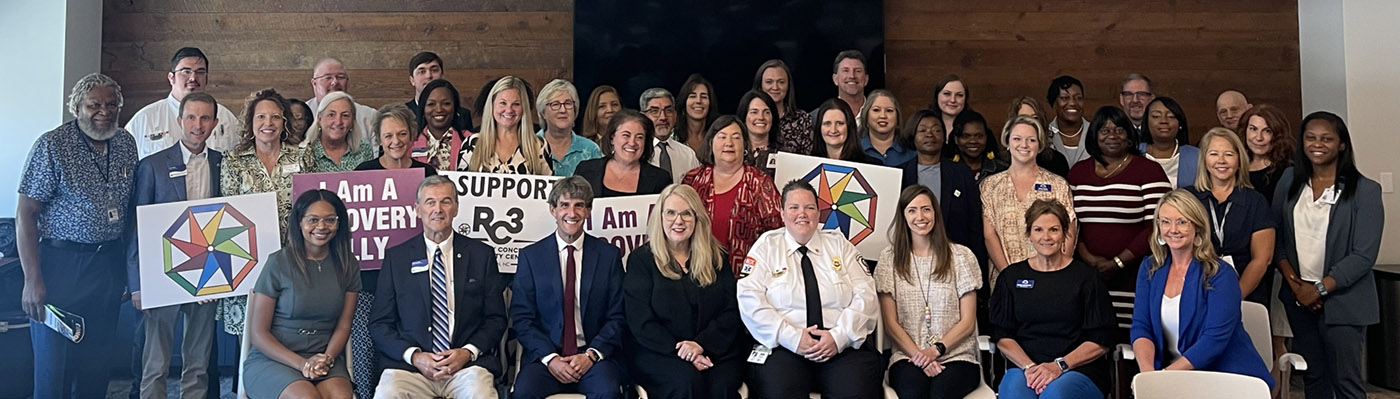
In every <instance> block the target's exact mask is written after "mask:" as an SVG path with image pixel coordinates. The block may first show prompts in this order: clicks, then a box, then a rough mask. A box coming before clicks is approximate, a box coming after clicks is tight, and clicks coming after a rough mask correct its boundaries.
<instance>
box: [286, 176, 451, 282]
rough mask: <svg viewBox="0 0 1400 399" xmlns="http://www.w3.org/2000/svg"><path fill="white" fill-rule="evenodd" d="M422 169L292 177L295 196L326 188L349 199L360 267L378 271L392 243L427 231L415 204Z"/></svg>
mask: <svg viewBox="0 0 1400 399" xmlns="http://www.w3.org/2000/svg"><path fill="white" fill-rule="evenodd" d="M422 181H423V170H422V169H394V170H364V171H355V172H333V173H307V174H299V175H294V176H292V198H296V197H297V196H299V195H301V193H304V192H307V191H310V190H313V189H318V188H323V189H326V190H330V191H334V192H335V193H336V194H337V195H339V196H340V199H341V200H342V201H345V208H346V211H347V212H348V213H349V216H350V220H348V221H345V220H342V221H341V223H349V224H350V246H351V248H352V249H353V251H354V253H355V257H356V258H358V259H359V260H360V270H379V267H380V264H381V263H382V262H383V261H384V253H385V252H386V251H388V249H389V247H392V246H395V245H399V244H401V243H403V242H404V241H406V240H408V239H410V238H413V237H417V236H419V235H421V234H422V232H423V228H422V226H419V225H418V214H417V213H416V212H414V209H413V203H414V201H415V199H416V198H417V192H418V183H421V182H422Z"/></svg>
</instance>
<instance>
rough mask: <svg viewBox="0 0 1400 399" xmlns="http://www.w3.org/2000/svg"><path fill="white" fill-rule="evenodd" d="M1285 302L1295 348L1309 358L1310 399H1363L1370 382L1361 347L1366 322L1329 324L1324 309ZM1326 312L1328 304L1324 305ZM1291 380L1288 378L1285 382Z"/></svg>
mask: <svg viewBox="0 0 1400 399" xmlns="http://www.w3.org/2000/svg"><path fill="white" fill-rule="evenodd" d="M1290 302H1291V301H1288V302H1285V303H1284V304H1283V310H1284V312H1286V313H1288V322H1289V324H1290V325H1292V326H1293V351H1294V352H1297V353H1298V354H1299V355H1302V356H1303V358H1304V359H1308V370H1307V371H1303V372H1302V373H1303V392H1304V393H1306V396H1307V398H1308V399H1331V398H1333V397H1336V398H1338V399H1361V398H1365V397H1366V384H1365V383H1364V382H1362V380H1361V350H1362V349H1361V348H1362V345H1361V344H1362V340H1363V339H1364V338H1365V337H1366V327H1365V326H1350V325H1336V324H1326V323H1323V322H1322V315H1323V313H1314V312H1313V311H1311V310H1307V309H1303V308H1301V307H1299V306H1298V305H1297V304H1294V303H1290ZM1322 311H1323V312H1326V311H1327V307H1326V306H1323V308H1322ZM1283 383H1287V382H1283Z"/></svg>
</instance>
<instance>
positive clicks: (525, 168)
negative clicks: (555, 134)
mask: <svg viewBox="0 0 1400 399" xmlns="http://www.w3.org/2000/svg"><path fill="white" fill-rule="evenodd" d="M479 138H481V135H479V134H478V135H472V136H471V137H468V138H467V143H466V144H464V145H462V152H461V153H460V156H459V157H457V159H458V161H457V170H463V171H468V172H483V173H503V174H510V175H546V176H547V175H551V174H554V171H553V170H551V169H550V168H549V163H548V162H547V161H545V159H544V154H545V149H544V146H543V140H541V146H540V149H539V154H540V155H539V157H538V158H539V159H537V160H534V161H531V160H529V159H527V158H525V153H524V152H523V151H521V149H520V147H518V146H517V147H515V153H514V154H511V155H510V159H506V160H501V158H500V157H498V156H495V154H492V156H490V157H487V162H486V164H485V165H482V166H481V169H479V170H471V160H472V150H474V149H476V144H477V142H478V140H477V139H479ZM521 144H522V145H523V144H524V141H523V140H522V142H521ZM486 150H487V151H492V152H494V149H486ZM532 163H535V164H538V165H543V166H542V167H541V168H540V170H531V168H530V164H532Z"/></svg>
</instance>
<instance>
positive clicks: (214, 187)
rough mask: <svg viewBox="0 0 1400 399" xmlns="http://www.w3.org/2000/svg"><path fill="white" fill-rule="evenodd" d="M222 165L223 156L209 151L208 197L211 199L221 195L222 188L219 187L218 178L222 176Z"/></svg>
mask: <svg viewBox="0 0 1400 399" xmlns="http://www.w3.org/2000/svg"><path fill="white" fill-rule="evenodd" d="M223 163H224V154H220V153H219V152H218V151H213V150H209V194H210V195H209V196H211V197H218V196H220V195H221V194H222V193H223V188H222V186H220V185H219V181H220V180H222V179H221V178H220V176H223V174H222V172H223V171H222V170H221V168H222V166H223Z"/></svg>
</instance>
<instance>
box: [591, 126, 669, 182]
mask: <svg viewBox="0 0 1400 399" xmlns="http://www.w3.org/2000/svg"><path fill="white" fill-rule="evenodd" d="M655 137H656V128H655V127H653V125H652V123H651V118H647V117H646V115H642V113H641V112H637V111H633V110H630V109H623V110H621V111H617V113H616V114H613V117H612V121H610V122H608V129H607V130H605V131H603V136H602V140H601V142H602V150H603V157H602V158H596V159H590V160H587V161H583V162H579V163H578V168H575V169H574V175H577V176H583V178H584V179H587V180H588V184H589V185H591V186H593V193H594V194H595V196H596V198H608V197H621V196H627V195H646V194H657V193H660V192H661V190H662V189H664V188H666V186H668V185H670V184H671V173H670V172H667V171H666V170H665V169H661V168H658V167H656V166H653V165H652V164H650V163H648V162H647V160H649V159H651V152H652V148H653V147H652V141H653V140H654V138H655Z"/></svg>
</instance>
